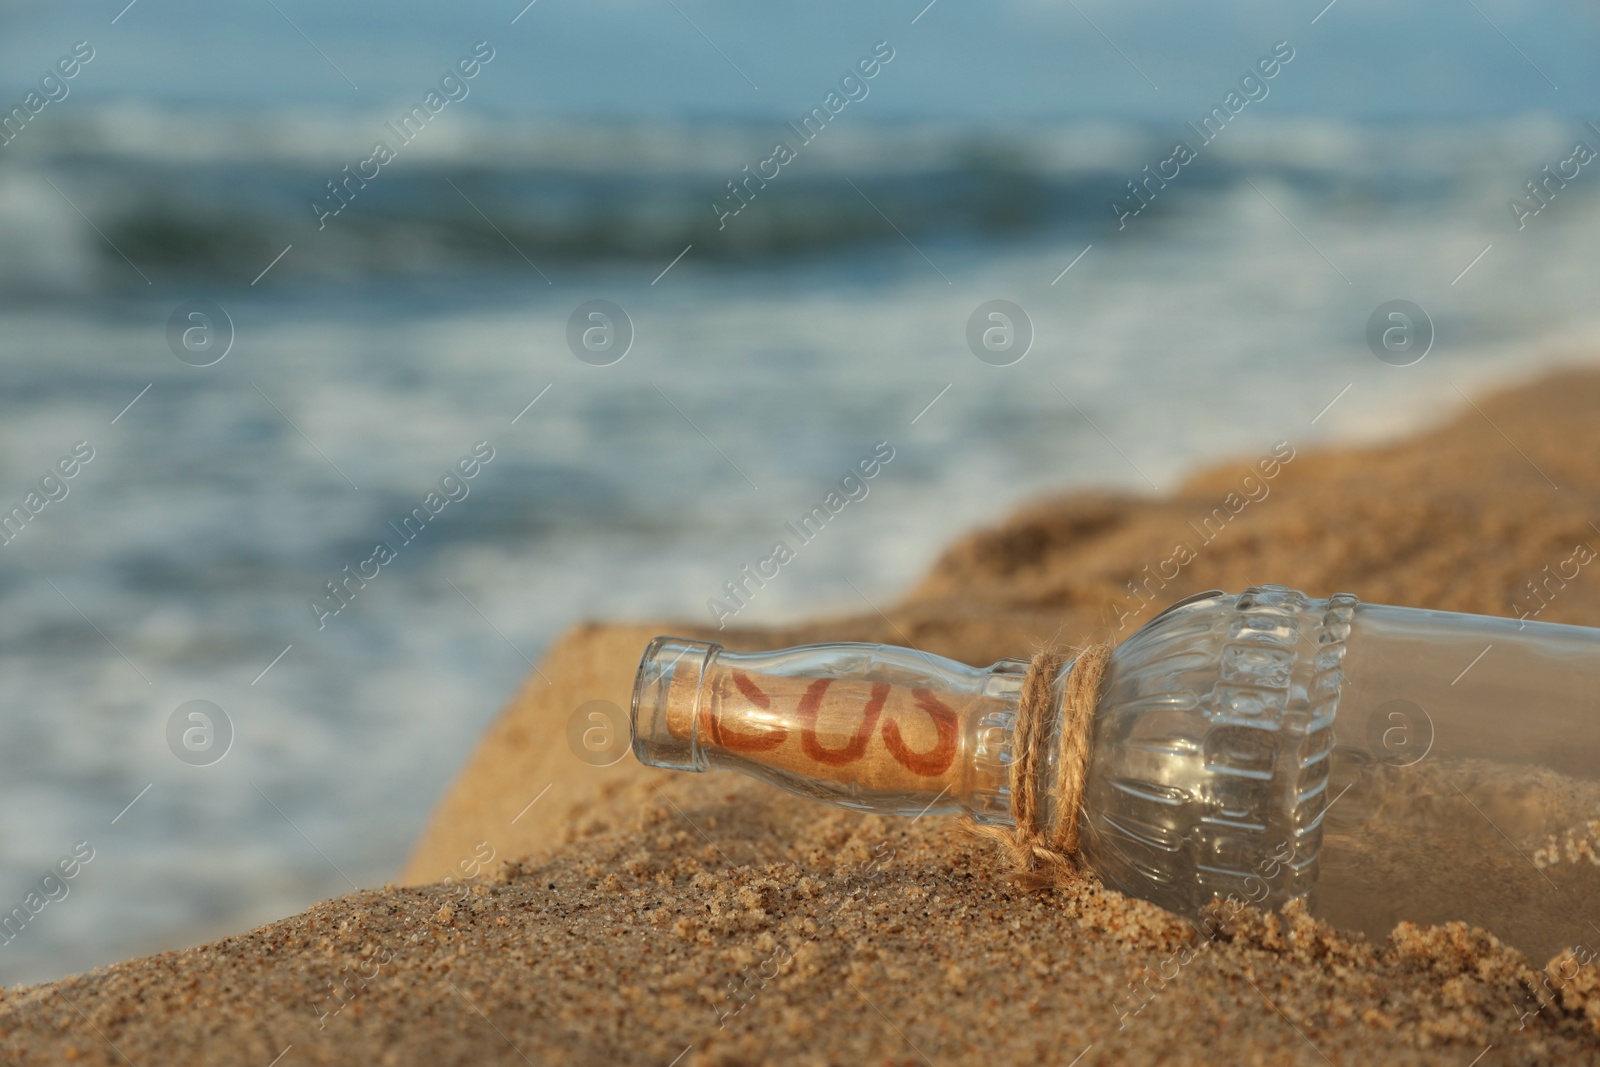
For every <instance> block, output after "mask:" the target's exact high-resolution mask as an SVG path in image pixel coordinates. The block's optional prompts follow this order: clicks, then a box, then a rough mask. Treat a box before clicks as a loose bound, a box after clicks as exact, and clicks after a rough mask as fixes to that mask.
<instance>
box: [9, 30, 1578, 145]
mask: <svg viewBox="0 0 1600 1067" xmlns="http://www.w3.org/2000/svg"><path fill="white" fill-rule="evenodd" d="M525 2H526V0H494V2H481V0H475V2H467V3H443V2H439V0H428V2H422V0H385V2H383V3H379V2H376V0H346V2H343V3H338V4H329V3H324V2H318V0H229V2H228V3H225V4H224V3H217V2H216V0H134V2H133V4H132V5H131V6H126V5H127V0H0V92H3V93H4V94H5V95H4V96H3V97H0V101H3V102H4V107H5V108H6V109H7V110H9V108H10V107H12V106H15V104H16V103H19V102H20V101H21V98H22V96H23V94H25V93H26V91H27V88H28V86H29V85H30V84H31V83H33V82H36V81H37V79H38V78H39V77H40V76H42V75H43V74H45V73H46V72H47V71H48V70H49V69H50V67H51V65H52V64H53V63H54V62H55V61H56V60H57V59H58V58H59V57H60V56H62V55H65V54H66V53H67V52H68V51H69V50H70V49H71V47H72V45H73V44H74V43H75V42H77V41H80V40H87V41H89V42H90V44H91V45H92V46H93V47H94V48H95V52H96V57H95V60H94V61H93V63H92V64H91V65H90V66H89V67H88V68H86V69H85V71H84V72H83V73H82V74H81V75H80V77H79V78H78V79H76V84H75V85H74V87H73V91H74V93H75V95H76V96H77V98H78V99H79V100H80V102H88V103H89V104H93V103H96V102H100V103H103V102H107V101H120V100H130V99H132V100H140V101H149V102H155V103H163V104H175V105H204V106H210V107H230V108H231V107H243V108H262V107H272V106H280V105H294V106H302V105H310V106H316V107H324V108H328V109H336V110H346V109H348V110H363V109H375V108H378V107H383V106H388V105H390V104H393V103H397V102H401V101H410V100H413V99H414V98H419V97H420V96H421V94H422V93H424V92H425V91H426V90H427V89H428V88H429V86H430V85H432V84H433V83H434V82H435V81H436V80H437V79H438V77H439V76H440V75H441V74H442V73H443V72H444V70H445V68H446V67H447V66H449V65H450V64H451V63H453V62H455V61H456V60H457V59H458V58H460V57H462V56H465V55H466V54H467V53H468V52H469V51H470V49H471V47H472V45H473V44H474V43H475V42H477V41H480V40H484V41H488V42H489V43H490V45H491V47H493V48H494V49H495V53H496V62H494V63H493V64H491V66H490V67H489V68H488V69H487V70H486V71H485V72H484V75H483V76H482V77H480V78H479V79H478V84H477V85H476V86H475V92H476V93H477V94H478V95H477V99H478V101H479V103H478V105H477V106H478V107H481V108H484V109H485V110H486V111H489V112H501V113H509V114H513V115H517V116H540V117H550V118H582V117H589V116H593V117H602V118H643V119H651V118H658V117H659V118H673V119H697V118H738V119H752V120H767V119H772V118H781V117H786V116H789V115H793V114H797V113H800V112H803V111H805V110H807V109H809V108H811V107H813V106H815V105H816V104H818V103H819V102H820V101H821V99H822V97H823V96H824V95H825V94H826V93H827V92H828V90H829V89H830V88H831V87H832V86H833V84H834V83H835V82H836V81H837V80H838V78H839V77H840V76H841V75H843V74H844V73H845V72H846V71H847V70H848V69H849V68H850V67H851V66H852V65H854V64H855V63H856V61H857V60H858V59H860V58H862V57H864V56H866V55H868V54H869V53H870V52H871V50H872V47H873V45H874V44H876V43H877V42H879V41H887V42H889V44H890V46H891V47H892V48H893V49H894V50H895V59H894V61H893V62H892V63H891V64H890V66H889V67H887V68H886V69H885V70H884V71H883V73H882V74H881V76H880V77H879V78H877V79H876V82H875V84H874V86H873V99H874V101H875V102H874V103H873V104H872V105H871V106H872V107H873V109H874V111H873V114H874V116H875V117H876V118H877V119H879V120H883V121H896V120H907V119H911V120H923V121H927V120H935V121H941V120H954V121H960V122H969V123H970V122H983V121H1005V122H1023V121H1031V120H1039V119H1055V118H1066V117H1081V116H1104V117H1108V118H1118V119H1124V118H1131V119H1142V120H1153V121H1162V122H1181V121H1184V120H1186V119H1188V118H1191V117H1194V114H1195V113H1196V112H1197V111H1203V110H1205V109H1207V108H1209V107H1210V106H1211V104H1213V103H1217V102H1220V100H1221V99H1222V97H1223V96H1224V95H1225V94H1226V93H1227V92H1228V91H1229V90H1230V89H1231V88H1233V86H1234V84H1235V83H1236V82H1237V80H1238V79H1239V77H1240V76H1241V75H1242V74H1244V73H1245V72H1246V71H1247V70H1249V68H1250V67H1251V66H1252V65H1253V64H1254V63H1255V62H1256V61H1257V59H1258V58H1260V57H1262V56H1265V55H1267V54H1268V53H1269V52H1270V51H1271V49H1272V46H1273V45H1274V44H1275V43H1276V42H1279V41H1288V42H1289V43H1290V46H1291V47H1292V48H1293V49H1294V50H1295V57H1296V58H1295V60H1294V61H1293V63H1292V64H1291V66H1290V67H1289V68H1287V69H1286V70H1285V71H1284V72H1283V74H1282V76H1280V77H1279V78H1278V79H1276V81H1275V83H1274V85H1273V92H1272V99H1273V103H1272V105H1271V107H1272V108H1273V109H1274V110H1276V111H1278V112H1280V113H1282V114H1286V115H1293V114H1312V115H1340V116H1346V117H1352V118H1375V119H1462V118H1477V117H1505V116H1515V115H1520V114H1524V113H1531V112H1544V113H1552V114H1556V115H1560V116H1563V117H1566V118H1573V119H1588V118H1594V119H1600V64H1597V63H1595V62H1594V60H1593V57H1594V56H1595V54H1596V53H1597V51H1600V3H1593V2H1578V0H1559V2H1555V3H1547V4H1543V5H1537V6H1528V5H1517V4H1513V3H1509V2H1507V0H1440V2H1435V3H1429V4H1395V3H1394V2H1393V0H1334V3H1333V4H1332V5H1331V6H1327V5H1326V0H1311V2H1309V3H1308V2H1300V0H1296V2H1293V3H1265V2H1260V0H1213V2H1211V3H1208V4H1205V5H1175V4H1157V3H1152V2H1148V0H1126V2H1122V3H1116V2H1109V0H1078V2H1076V3H1074V2H1072V0H1049V2H1046V0H991V2H988V3H977V2H975V0H934V3H933V4H932V5H931V6H930V5H927V0H892V2H856V3H851V2H846V0H817V2H813V3H808V4H773V3H765V4H754V3H734V2H732V0H590V2H580V0H536V2H535V3H533V4H532V5H531V6H530V7H527V8H524V7H523V4H524V3H525ZM113 20H115V21H114V22H113ZM513 20H515V21H513ZM1313 20H1315V21H1313ZM78 106H83V104H82V103H80V104H79V105H78Z"/></svg>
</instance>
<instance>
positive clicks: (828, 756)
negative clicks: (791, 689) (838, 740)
mask: <svg viewBox="0 0 1600 1067" xmlns="http://www.w3.org/2000/svg"><path fill="white" fill-rule="evenodd" d="M832 683H833V679H832V678H818V679H817V680H816V681H814V682H812V683H811V684H810V685H808V686H806V692H805V695H804V696H803V697H801V698H800V706H799V708H797V709H796V717H797V718H799V720H800V723H801V726H800V747H801V749H803V750H804V751H805V754H806V755H807V756H810V757H811V758H812V759H814V760H816V761H817V762H818V763H826V764H828V765H829V766H831V767H839V766H843V765H844V764H846V763H854V762H855V761H856V760H858V759H860V758H861V756H862V754H863V753H865V752H866V751H867V741H868V739H870V738H871V737H872V728H873V727H874V726H877V725H878V716H879V715H881V714H882V713H883V705H884V702H885V701H887V700H888V699H889V686H888V685H887V684H885V683H883V682H878V683H877V684H875V685H873V687H872V695H871V696H870V697H868V698H867V703H866V707H864V708H863V709H862V715H861V724H860V725H859V726H857V727H856V730H855V733H853V734H851V735H850V741H849V743H848V744H846V745H845V746H844V747H843V748H837V749H830V748H823V747H822V744H821V742H819V741H818V740H817V712H818V711H819V710H820V709H821V706H822V696H823V694H824V693H826V692H827V691H828V686H829V685H831V684H832Z"/></svg>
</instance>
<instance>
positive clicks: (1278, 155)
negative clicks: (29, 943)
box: [0, 104, 1565, 293]
mask: <svg viewBox="0 0 1600 1067" xmlns="http://www.w3.org/2000/svg"><path fill="white" fill-rule="evenodd" d="M445 118H447V119H448V121H443V120H442V121H440V122H437V123H434V124H432V125H431V126H430V127H429V128H428V129H427V130H426V131H425V133H423V134H422V135H419V136H418V137H417V138H416V139H415V141H414V142H407V143H406V145H405V147H404V157H403V158H402V159H399V160H397V161H396V162H395V163H392V164H390V165H388V166H386V167H384V168H383V169H382V171H381V173H379V174H377V176H376V177H372V176H371V175H369V177H372V180H370V181H366V180H362V179H360V178H359V177H356V176H355V174H354V172H353V171H352V170H351V169H350V164H351V161H352V160H359V159H361V158H364V157H365V156H366V155H367V154H369V153H370V152H371V151H372V147H371V146H372V144H373V143H374V142H375V141H377V140H381V139H383V138H385V137H388V138H391V139H392V134H390V133H389V132H388V131H389V130H390V128H391V127H390V126H388V125H386V123H385V113H384V112H382V111H375V112H372V113H364V114H357V115H340V116H329V115H326V114H320V113H317V114H313V113H304V112H295V111H284V112H273V113H261V114H255V115H244V116H240V115H233V114H226V113H211V112H192V111H175V110H163V109H157V108H152V107H148V106H142V105H128V104H124V105H117V106H111V107H105V108H101V109H99V110H94V111H86V112H84V113H82V114H79V115H75V116H71V117H70V121H69V117H63V118H62V119H61V120H60V121H57V122H55V123H52V124H50V125H48V126H46V125H44V124H40V128H39V129H37V130H33V129H30V130H29V131H28V136H29V137H30V138H32V140H31V141H30V143H29V144H28V145H26V146H25V151H13V150H12V148H8V149H7V150H6V152H4V153H0V233H4V234H5V236H6V245H7V248H8V254H7V255H6V256H5V257H4V258H3V259H0V281H3V282H4V283H5V289H6V291H8V292H11V293H24V292H26V293H34V292H38V291H46V292H63V293H79V292H83V291H86V290H92V289H95V288H100V287H107V286H109V287H112V288H117V287H121V286H124V285H127V286H134V285H143V284H145V283H144V280H143V277H142V276H141V275H136V274H134V272H133V271H130V270H129V269H128V267H129V263H130V262H131V263H132V264H136V265H137V268H138V270H139V271H141V272H142V275H151V276H154V277H158V278H159V277H160V276H162V275H164V276H165V277H166V279H167V280H172V281H183V282H186V283H187V282H188V281H189V280H190V279H194V278H201V277H203V278H223V279H226V278H234V279H236V280H237V279H243V280H244V281H249V280H250V279H251V278H252V277H254V276H255V274H256V272H258V271H259V270H260V269H261V268H262V267H263V266H265V265H266V264H267V263H268V262H269V261H271V260H272V259H273V257H274V256H276V255H277V254H278V253H279V252H280V251H282V250H283V249H284V247H285V245H287V244H289V243H295V244H296V245H298V246H300V247H302V248H306V249H312V248H314V249H315V253H314V254H313V255H304V254H302V255H300V256H297V257H294V258H293V259H290V260H288V261H287V262H285V263H284V264H283V265H282V266H280V267H278V268H277V269H275V270H274V271H273V273H272V276H271V277H270V279H268V280H267V282H266V283H265V284H268V285H284V284H295V283H297V282H298V283H306V282H309V281H317V282H322V281H328V280H338V279H360V278H380V279H381V278H391V277H396V276H408V275H409V276H426V275H429V274H434V273H437V272H440V271H453V272H459V271H474V270H501V269H506V268H510V269H525V267H526V263H527V262H532V263H534V264H543V263H558V264H561V263H581V262H593V261H607V260H613V261H614V260H623V261H635V260H637V261H644V262H660V263H665V262H666V261H668V260H670V259H671V258H672V257H673V256H675V255H677V254H678V253H679V252H680V251H682V250H683V248H684V247H685V246H686V245H689V244H693V245H694V246H695V248H696V250H697V251H696V260H697V261H717V260H722V261H735V262H741V263H748V262H760V261H764V260H775V259H781V258H785V257H793V256H805V255H816V254H825V253H830V252H835V251H837V250H840V249H844V248H848V247H852V246H858V245H863V244H871V243H875V242H882V243H893V242H899V241H901V240H902V235H904V237H906V238H909V239H911V240H912V241H915V242H919V243H920V242H921V241H922V240H924V239H927V240H934V241H938V240H964V239H971V238H977V239H984V240H991V239H998V240H1019V239H1021V240H1027V239H1033V238H1040V237H1045V236H1059V235H1060V234H1062V233H1063V232H1069V231H1070V232H1075V233H1078V234H1081V235H1082V236H1084V238H1085V239H1086V240H1093V239H1094V236H1095V235H1096V234H1097V233H1099V232H1102V231H1103V230H1104V229H1105V228H1106V227H1108V226H1110V227H1112V228H1115V224H1116V221H1117V220H1116V213H1115V212H1114V211H1112V210H1111V209H1110V205H1111V203H1112V201H1113V200H1114V199H1116V198H1119V197H1121V198H1126V197H1127V196H1128V195H1129V192H1128V185H1127V183H1128V182H1129V181H1130V180H1132V179H1134V178H1135V177H1137V176H1138V175H1139V173H1140V168H1141V167H1142V166H1144V165H1145V164H1147V163H1148V162H1149V161H1150V160H1152V159H1156V158H1159V157H1160V155H1161V154H1162V153H1163V152H1165V151H1170V142H1171V141H1172V140H1173V139H1174V138H1175V137H1176V136H1177V135H1178V134H1177V132H1176V131H1169V130H1165V129H1164V128H1162V127H1160V126H1155V125H1150V124H1133V123H1122V124H1118V123H1108V122H1098V121H1097V122H1087V121H1085V122H1077V123H1064V124H1059V125H1054V126H1030V127H1015V128H999V129H984V130H979V129H974V128H971V127H964V126H948V125H939V124H928V123H908V124H878V125H874V124H871V123H866V122H862V123H854V124H850V125H847V124H845V123H842V122H841V123H840V124H838V125H837V126H834V127H830V128H828V129H827V130H826V131H824V132H823V133H822V134H820V135H818V136H817V137H816V138H815V140H814V141H810V142H800V141H799V140H798V139H797V138H796V137H795V134H794V132H793V130H792V129H791V128H790V127H787V126H785V125H783V124H781V123H774V124H771V125H766V124H753V123H712V122H707V123H699V124H669V123H628V124H623V123H570V122H568V123H549V122H545V123H541V122H531V121H526V120H509V119H500V120H497V119H493V118H484V117H482V116H481V115H469V114H462V115H450V116H446V117H445ZM1564 129H1565V124H1563V123H1561V122H1558V121H1556V120H1554V119H1540V120H1526V119H1524V120H1519V122H1517V123H1515V124H1509V123H1489V124H1485V123H1476V124H1471V125H1460V126H1436V125H1435V126H1426V127H1415V126H1385V125H1370V124H1369V125H1356V124H1351V123H1348V122H1341V121H1333V120H1294V121H1282V120H1273V119H1272V118H1271V117H1268V116H1261V117H1257V116H1252V117H1251V121H1250V122H1249V123H1244V122H1241V123H1239V124H1238V126H1237V127H1235V128H1230V129H1229V130H1228V131H1227V134H1226V135H1225V136H1223V137H1219V138H1218V140H1217V142H1216V144H1215V145H1214V146H1211V147H1208V150H1207V155H1206V159H1205V160H1204V161H1203V162H1202V163H1201V164H1199V165H1197V166H1195V167H1194V168H1193V173H1192V174H1191V173H1190V172H1189V171H1185V176H1184V185H1183V191H1182V193H1181V195H1177V196H1171V197H1165V198H1163V199H1162V200H1161V201H1159V202H1158V203H1156V204H1154V205H1152V211H1154V212H1161V213H1166V212H1179V213H1183V212H1193V211H1196V210H1202V209H1204V208H1205V206H1206V205H1207V203H1208V197H1211V196H1213V195H1215V194H1217V193H1219V192H1226V191H1228V190H1231V189H1236V188H1238V187H1241V186H1242V185H1243V179H1244V178H1245V177H1250V178H1252V179H1260V178H1268V179H1271V180H1273V181H1276V182H1278V183H1280V184H1282V185H1287V186H1289V187H1292V188H1296V189H1300V190H1303V191H1305V192H1307V193H1308V194H1316V195H1315V196H1314V197H1312V198H1311V199H1312V200H1313V201H1314V202H1315V204H1317V205H1328V210H1344V209H1349V208H1350V207H1351V206H1352V205H1355V206H1360V205H1364V204H1379V203H1395V202H1405V201H1413V202H1423V201H1426V202H1428V203H1429V204H1431V205H1432V206H1433V207H1434V208H1436V209H1437V208H1441V207H1449V206H1450V205H1453V204H1456V205H1459V204H1461V203H1463V202H1465V201H1468V200H1470V199H1472V198H1481V197H1484V196H1490V197H1491V198H1492V197H1494V196H1498V195H1502V194H1499V193H1498V188H1499V186H1501V185H1505V184H1506V183H1507V180H1508V178H1514V177H1515V176H1514V175H1512V174H1510V173H1509V172H1508V171H1507V168H1508V167H1513V166H1514V165H1515V163H1516V162H1517V161H1526V160H1533V159H1538V158H1542V157H1543V155H1545V154H1547V150H1548V149H1549V148H1550V147H1551V146H1552V145H1554V144H1557V143H1558V142H1560V141H1561V139H1562V137H1563V136H1564V134H1563V130H1564ZM785 138H787V139H788V140H789V141H792V142H794V146H795V148H796V150H797V152H798V154H799V159H798V160H797V162H795V163H793V164H791V165H789V166H786V167H785V168H784V169H783V171H782V173H781V175H779V177H778V178H776V179H774V180H772V181H771V182H759V181H758V182H757V184H752V181H751V175H752V173H753V172H752V171H751V170H750V167H751V166H752V165H753V164H754V163H755V162H757V161H759V160H761V159H763V158H766V157H767V156H769V155H770V154H771V152H772V145H773V143H774V142H775V141H777V140H782V139H785ZM16 144H17V145H21V144H22V141H21V139H19V140H18V141H17V142H16ZM13 147H14V146H13ZM734 182H739V183H740V185H739V186H738V187H737V188H736V187H735V186H734V185H733V184H732V183H734ZM52 184H53V186H54V188H52ZM1518 185H1520V178H1516V179H1515V180H1511V181H1510V186H1509V187H1511V188H1513V189H1514V188H1515V187H1516V186H1518ZM736 195H737V196H739V197H742V198H744V199H746V200H748V201H749V203H747V204H746V205H745V209H744V210H742V211H740V212H739V213H738V215H737V217H728V216H727V214H726V208H727V206H728V205H729V204H730V203H736V201H733V200H731V199H730V198H731V197H733V196H736ZM335 197H338V198H340V200H345V201H348V203H347V205H346V209H345V210H343V211H341V212H339V214H338V217H337V218H334V217H331V216H330V215H329V213H328V206H329V205H333V204H337V203H339V202H340V200H336V199H334V198H335ZM69 199H70V203H69V202H68V201H69ZM79 211H81V212H82V213H83V216H84V217H87V218H91V219H93V220H95V222H94V225H95V226H96V227H98V229H99V230H100V232H101V233H102V234H103V235H104V239H102V238H101V237H100V236H98V235H97V234H95V233H94V232H92V231H91V230H90V229H89V228H87V227H84V226H83V225H82V221H81V219H80V218H79V217H78V212H79ZM896 231H898V232H896ZM152 272H154V274H152Z"/></svg>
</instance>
